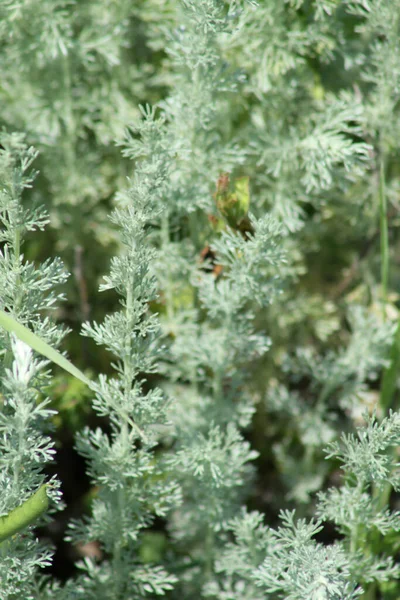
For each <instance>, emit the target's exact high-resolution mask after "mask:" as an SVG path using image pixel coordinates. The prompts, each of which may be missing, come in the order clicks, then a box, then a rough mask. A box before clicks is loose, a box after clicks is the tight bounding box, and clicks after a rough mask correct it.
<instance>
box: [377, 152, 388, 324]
mask: <svg viewBox="0 0 400 600" xmlns="http://www.w3.org/2000/svg"><path fill="white" fill-rule="evenodd" d="M379 214H380V231H381V285H382V303H383V318H384V319H386V304H387V291H388V279H389V234H388V215H387V199H386V191H385V164H384V157H383V153H381V157H380V164H379Z"/></svg>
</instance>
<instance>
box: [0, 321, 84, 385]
mask: <svg viewBox="0 0 400 600" xmlns="http://www.w3.org/2000/svg"><path fill="white" fill-rule="evenodd" d="M0 326H1V327H3V328H4V329H5V330H6V331H8V332H9V333H14V334H15V335H16V336H17V338H19V339H20V340H21V341H22V342H25V344H27V345H28V346H30V347H31V348H32V350H36V352H39V353H40V354H42V355H43V356H45V357H46V358H48V359H49V360H51V361H52V362H54V363H56V364H57V365H58V366H59V367H61V368H62V369H64V370H65V371H68V373H71V375H73V376H74V377H76V378H77V379H80V380H81V381H82V382H83V383H86V385H88V386H89V387H90V386H91V381H90V380H89V379H88V378H87V377H86V376H85V375H84V374H83V373H82V371H80V370H79V369H77V367H75V366H74V365H73V364H72V363H71V362H70V361H69V360H68V359H67V358H65V357H64V356H63V355H62V354H60V352H58V351H57V350H54V348H52V347H51V346H49V344H47V343H46V342H45V341H43V340H42V339H41V338H40V337H39V336H37V335H36V334H35V333H33V331H31V330H30V329H28V328H27V327H25V326H24V325H21V323H18V321H16V320H15V319H14V318H13V317H11V315H9V314H7V313H6V312H4V311H3V310H0Z"/></svg>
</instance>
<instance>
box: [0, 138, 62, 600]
mask: <svg viewBox="0 0 400 600" xmlns="http://www.w3.org/2000/svg"><path fill="white" fill-rule="evenodd" d="M0 145H1V148H2V149H1V152H0V180H1V185H0V220H1V242H2V248H1V260H0V269H1V278H0V279H1V284H0V285H1V292H0V297H1V307H2V309H5V310H7V311H8V312H9V313H10V314H11V315H13V316H15V317H16V318H17V319H18V320H19V321H20V322H21V323H26V324H29V326H30V327H31V328H32V329H33V330H34V331H35V333H36V334H37V335H39V336H40V337H42V338H43V339H44V340H46V341H48V342H49V343H50V344H52V345H53V346H57V345H58V344H59V343H60V342H61V340H62V338H63V336H64V332H63V331H62V330H61V328H59V327H56V326H55V325H54V324H52V322H51V321H50V319H49V318H48V317H45V318H43V317H42V316H41V311H42V310H43V309H45V310H46V309H47V310H49V309H52V308H54V305H55V304H56V303H57V302H58V301H59V300H61V299H62V297H63V296H62V294H60V293H57V292H56V291H55V286H57V285H59V284H61V283H62V282H64V281H65V279H66V273H65V272H64V271H63V267H62V264H61V263H60V261H59V260H48V261H46V262H45V263H44V264H42V265H41V266H40V267H39V268H38V269H35V267H34V265H33V264H32V263H30V262H28V261H25V260H24V257H23V254H22V244H23V242H24V238H25V236H26V234H27V232H28V231H35V230H37V229H43V228H44V226H45V225H46V223H47V222H48V217H47V215H46V213H45V212H44V211H43V210H42V209H40V208H37V209H24V208H23V206H22V203H21V196H22V193H23V191H24V189H26V188H27V187H30V185H31V184H32V181H33V179H34V173H33V172H32V170H31V164H32V162H33V160H34V159H35V157H36V152H35V151H34V150H33V148H31V147H28V146H27V145H26V144H25V142H24V137H23V136H22V135H20V134H10V135H8V134H5V133H3V134H2V135H1V140H0ZM0 347H1V355H2V361H1V390H0V403H1V412H0V430H1V442H0V448H1V450H0V465H1V476H0V488H1V490H0V514H1V515H6V518H5V519H4V521H3V520H2V522H1V533H2V537H1V545H0V573H1V576H0V596H1V598H32V597H34V595H35V594H36V591H37V580H36V577H35V573H36V569H37V568H38V567H43V566H46V565H49V564H50V562H51V560H50V557H51V553H50V552H49V550H48V549H46V548H45V547H44V546H43V545H42V544H40V543H39V542H38V540H37V539H35V538H34V536H33V535H32V533H31V532H30V531H28V532H27V531H24V532H23V535H21V534H17V535H12V534H13V533H17V532H18V531H19V529H20V528H21V526H22V525H23V524H25V527H26V525H28V524H29V522H30V521H31V520H32V519H33V517H34V516H36V517H37V516H39V515H40V513H41V512H42V511H43V508H44V506H45V504H46V497H47V496H51V498H52V500H53V502H55V503H56V504H58V505H59V506H60V493H59V492H58V487H59V482H58V481H57V479H56V478H53V479H52V480H51V481H49V485H48V486H47V489H46V491H45V493H43V492H44V490H43V488H41V485H42V484H43V482H44V474H43V469H44V467H45V466H46V464H47V463H48V462H50V461H52V460H54V453H55V450H54V442H53V441H52V439H51V437H50V436H49V433H50V432H49V427H48V421H49V417H50V416H51V415H52V413H53V411H51V410H49V407H48V404H49V402H50V400H49V399H48V398H45V399H42V400H41V401H40V402H38V397H39V391H40V390H43V389H44V388H45V386H46V385H47V384H48V382H49V380H50V374H49V371H45V370H44V368H45V367H46V365H47V363H46V362H45V361H43V360H38V359H36V358H34V357H33V356H32V351H31V350H30V348H29V347H28V346H26V345H25V344H23V343H22V342H20V341H18V340H16V338H14V339H13V338H12V336H10V335H9V334H7V333H6V332H4V330H2V332H1V341H0ZM52 504H53V503H52ZM13 511H14V512H13ZM6 519H7V520H6Z"/></svg>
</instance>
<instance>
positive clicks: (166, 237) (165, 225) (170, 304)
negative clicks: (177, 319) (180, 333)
mask: <svg viewBox="0 0 400 600" xmlns="http://www.w3.org/2000/svg"><path fill="white" fill-rule="evenodd" d="M169 242H170V232H169V215H168V212H167V211H165V212H164V214H163V217H162V223H161V244H162V248H163V250H164V253H165V252H166V251H167V246H168V244H169ZM166 277H167V282H166V286H165V301H166V308H167V317H168V321H169V322H170V323H172V321H173V318H174V296H173V290H172V285H171V271H170V268H169V262H168V261H167V265H166Z"/></svg>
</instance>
